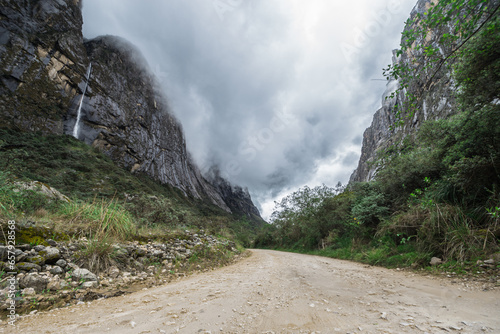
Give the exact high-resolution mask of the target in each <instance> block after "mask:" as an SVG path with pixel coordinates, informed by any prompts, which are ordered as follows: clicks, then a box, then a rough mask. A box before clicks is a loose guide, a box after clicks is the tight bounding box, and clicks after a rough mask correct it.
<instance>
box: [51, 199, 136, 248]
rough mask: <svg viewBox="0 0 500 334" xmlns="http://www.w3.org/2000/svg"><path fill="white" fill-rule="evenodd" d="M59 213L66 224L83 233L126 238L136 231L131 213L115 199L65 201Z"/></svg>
mask: <svg viewBox="0 0 500 334" xmlns="http://www.w3.org/2000/svg"><path fill="white" fill-rule="evenodd" d="M59 213H60V215H61V216H62V217H63V218H65V220H66V224H68V225H70V226H71V228H76V229H78V232H80V233H81V234H83V235H88V236H92V235H97V236H103V235H106V236H107V237H110V238H117V239H120V240H126V239H128V238H130V237H132V236H134V235H135V234H136V233H137V228H136V224H135V223H134V219H133V218H132V215H131V214H130V213H129V212H128V211H127V210H125V209H124V208H123V207H122V206H121V205H120V204H118V202H117V200H107V199H96V198H95V199H94V200H93V201H92V202H84V201H74V202H70V203H65V204H64V205H63V206H62V207H61V209H60V212H59Z"/></svg>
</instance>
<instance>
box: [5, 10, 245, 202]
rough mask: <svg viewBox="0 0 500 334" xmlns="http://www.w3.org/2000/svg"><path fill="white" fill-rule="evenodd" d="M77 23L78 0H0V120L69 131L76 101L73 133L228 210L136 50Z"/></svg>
mask: <svg viewBox="0 0 500 334" xmlns="http://www.w3.org/2000/svg"><path fill="white" fill-rule="evenodd" d="M82 24H83V19H82V14H81V2H80V1H79V0H22V1H19V0H0V64H1V65H0V71H1V72H0V75H1V81H0V126H4V127H14V128H17V129H18V130H20V131H40V132H42V133H45V134H47V133H56V134H61V135H62V134H67V135H73V133H74V130H75V124H76V123H77V122H76V120H77V113H78V109H79V105H80V103H81V110H80V116H81V117H80V121H79V122H78V131H77V137H78V138H79V139H80V140H83V141H85V142H86V143H88V144H90V145H93V146H95V147H97V148H98V149H100V150H102V151H103V152H105V153H106V154H107V155H108V156H110V157H111V158H112V159H113V160H114V161H115V162H116V163H118V164H119V165H121V166H122V167H124V168H127V169H129V170H130V171H131V172H143V173H145V174H147V175H149V176H151V177H152V178H153V179H155V180H157V181H159V182H161V183H163V184H169V185H172V186H174V187H176V188H179V189H181V190H182V191H183V192H184V193H185V194H187V195H191V196H193V197H195V198H201V199H206V200H209V201H211V202H212V203H213V204H215V205H217V206H219V207H220V208H222V209H224V210H226V211H228V212H230V211H231V210H230V209H229V206H228V205H227V204H226V202H225V200H223V198H222V196H221V194H220V193H219V192H218V189H216V187H214V186H212V185H211V184H210V183H209V182H207V181H206V179H205V178H204V177H203V176H202V175H201V173H200V171H199V170H198V168H197V167H196V165H195V164H194V163H193V161H192V159H191V158H190V156H189V153H188V152H187V150H186V144H185V139H184V135H183V132H182V128H181V126H180V124H179V123H178V122H177V121H176V120H175V118H174V117H173V116H172V114H171V113H170V111H169V108H168V104H167V102H166V98H165V97H164V96H163V94H162V93H161V91H160V90H159V88H158V85H157V84H156V81H155V78H154V76H153V75H152V74H151V72H150V71H149V69H148V66H147V65H146V62H145V60H144V59H143V57H142V55H141V53H140V52H139V51H138V50H137V49H136V48H135V47H134V46H132V45H131V44H129V43H128V42H126V41H125V40H123V39H121V38H118V37H111V36H105V37H99V38H96V39H94V40H87V41H85V40H84V38H83V36H82ZM89 64H92V66H91V72H90V77H89V80H88V86H87V70H88V68H89ZM84 91H85V94H84ZM82 95H84V97H83V99H82ZM236 195H237V194H235V196H236ZM226 200H229V199H226ZM250 203H251V201H250ZM251 206H252V208H254V207H253V204H252V205H251Z"/></svg>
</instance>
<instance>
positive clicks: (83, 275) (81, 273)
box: [72, 268, 97, 282]
mask: <svg viewBox="0 0 500 334" xmlns="http://www.w3.org/2000/svg"><path fill="white" fill-rule="evenodd" d="M72 279H73V281H84V282H89V281H91V282H93V281H97V276H96V274H94V273H92V272H90V271H89V270H88V269H82V268H80V269H76V270H74V271H73V274H72Z"/></svg>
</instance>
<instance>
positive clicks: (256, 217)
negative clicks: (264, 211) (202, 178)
mask: <svg viewBox="0 0 500 334" xmlns="http://www.w3.org/2000/svg"><path fill="white" fill-rule="evenodd" d="M206 176H207V179H208V180H209V181H210V183H211V184H212V185H213V186H214V187H215V188H216V189H217V192H218V193H219V194H220V195H221V196H222V199H223V200H224V202H225V203H226V204H227V206H228V207H229V208H230V209H231V211H232V212H234V213H237V214H239V215H241V216H245V217H247V218H249V220H250V221H251V222H260V221H262V218H261V217H260V212H259V210H258V209H257V208H256V207H255V206H254V205H253V202H252V198H251V196H250V193H249V192H248V189H246V188H242V187H240V186H236V185H233V184H231V183H229V182H228V181H227V180H226V179H224V178H223V177H222V176H221V175H220V171H219V169H217V168H215V167H212V168H211V169H210V170H209V171H208V172H207V175H206Z"/></svg>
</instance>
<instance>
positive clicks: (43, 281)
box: [19, 273, 49, 292]
mask: <svg viewBox="0 0 500 334" xmlns="http://www.w3.org/2000/svg"><path fill="white" fill-rule="evenodd" d="M48 283H49V278H48V277H47V276H45V275H40V274H38V273H29V274H27V275H25V276H23V277H22V278H21V279H20V280H19V287H20V288H22V289H23V288H33V289H35V291H36V292H42V291H43V290H45V289H46V288H47V284H48Z"/></svg>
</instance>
